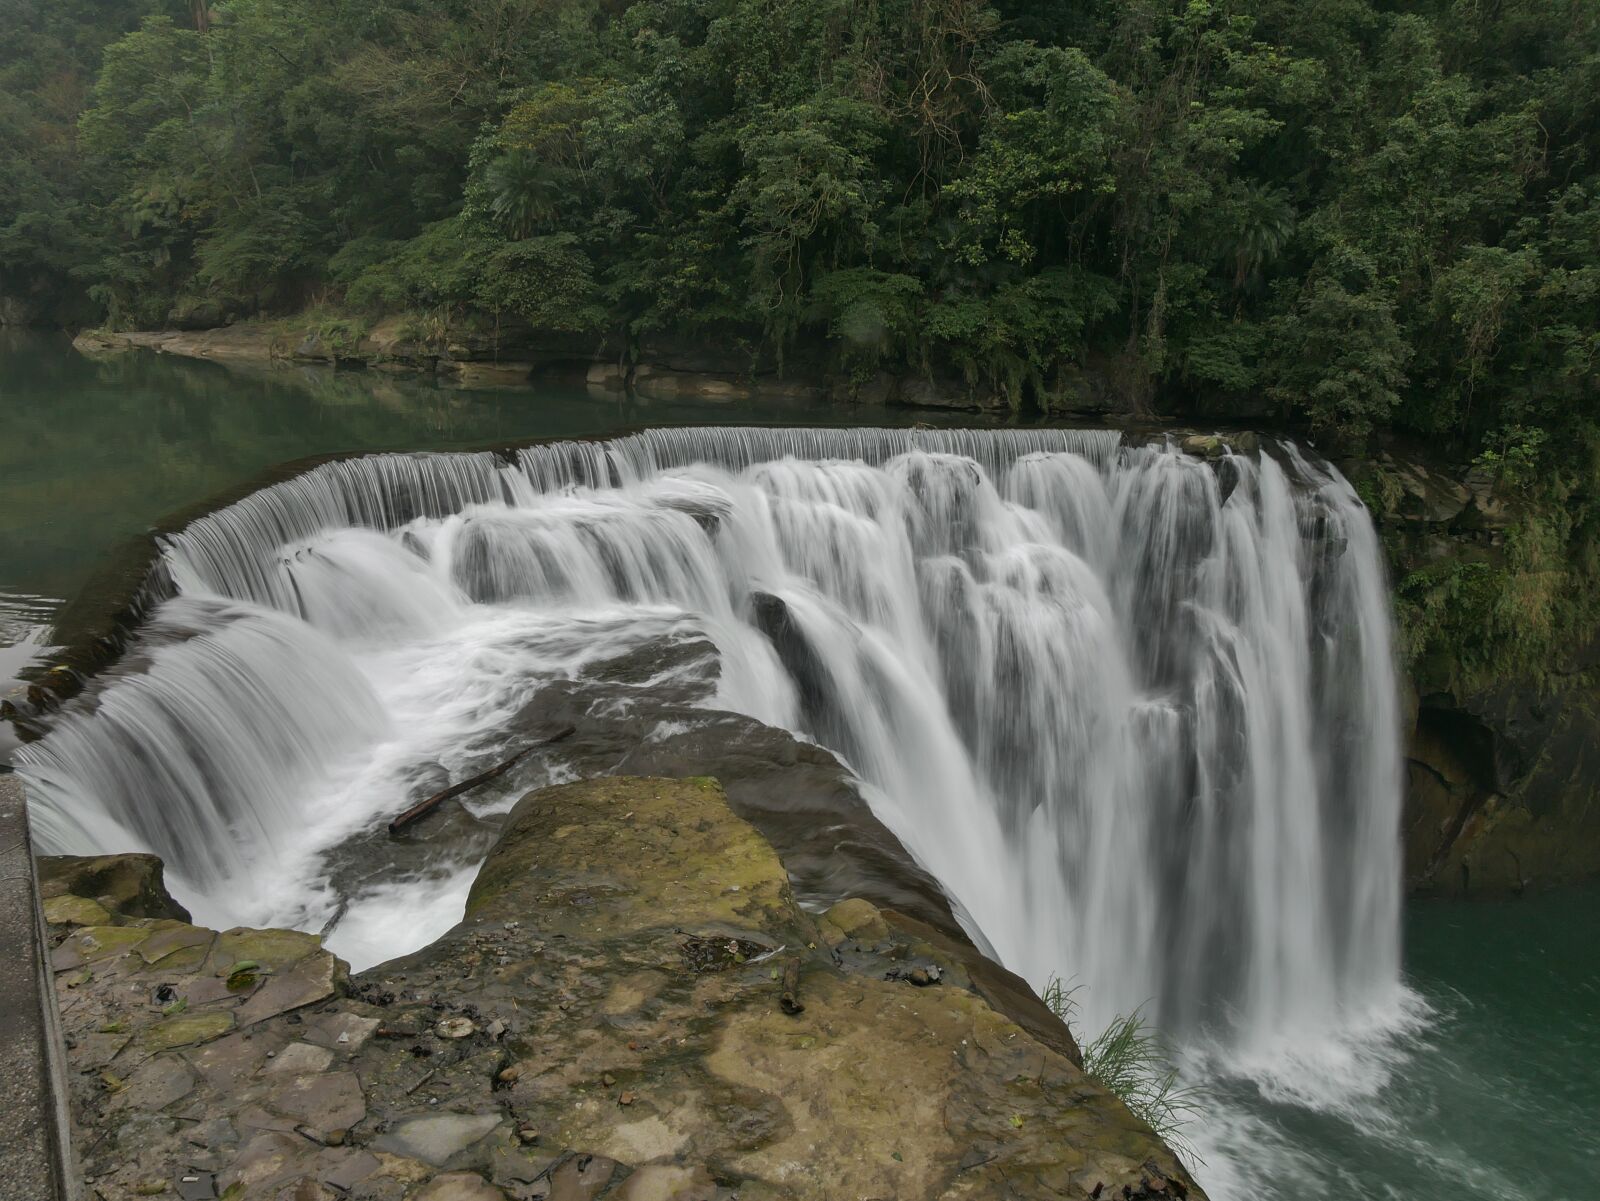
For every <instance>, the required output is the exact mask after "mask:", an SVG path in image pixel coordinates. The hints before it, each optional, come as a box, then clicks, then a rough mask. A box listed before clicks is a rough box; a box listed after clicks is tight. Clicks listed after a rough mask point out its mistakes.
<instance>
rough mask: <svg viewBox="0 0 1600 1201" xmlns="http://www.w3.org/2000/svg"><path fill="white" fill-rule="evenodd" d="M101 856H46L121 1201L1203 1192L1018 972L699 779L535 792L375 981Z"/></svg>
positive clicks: (79, 1074)
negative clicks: (446, 914)
mask: <svg viewBox="0 0 1600 1201" xmlns="http://www.w3.org/2000/svg"><path fill="white" fill-rule="evenodd" d="M108 870H109V865H107V864H105V863H103V862H102V863H100V864H99V866H98V867H97V868H96V870H95V871H94V872H87V871H84V870H82V868H81V865H73V864H61V865H51V864H50V863H49V862H48V861H47V862H46V865H45V871H46V875H47V877H49V878H51V879H52V880H53V881H54V883H53V884H52V885H50V890H51V891H52V893H53V895H52V896H51V898H50V900H49V901H48V902H47V916H48V917H49V919H50V921H51V923H52V931H53V932H54V934H55V936H56V937H57V938H58V939H59V940H60V941H59V945H58V946H57V947H56V949H55V967H56V971H57V985H58V990H59V993H60V997H61V1001H62V1009H63V1015H64V1019H65V1024H66V1027H67V1032H68V1036H69V1042H70V1057H71V1063H72V1067H73V1068H74V1069H75V1070H74V1072H73V1085H72V1090H73V1107H74V1114H75V1119H76V1123H77V1127H78V1138H79V1149H80V1155H81V1158H82V1160H83V1164H84V1167H85V1170H86V1173H87V1175H88V1176H89V1177H90V1178H91V1181H92V1185H93V1188H94V1189H95V1190H96V1193H97V1195H98V1196H99V1197H101V1198H103V1199H104V1201H114V1199H118V1198H123V1197H132V1196H153V1195H172V1194H174V1193H175V1194H176V1195H178V1196H180V1197H211V1196H220V1197H224V1198H228V1199H229V1201H243V1199H246V1198H255V1197H261V1198H282V1197H291V1198H294V1199H296V1201H299V1199H302V1198H308V1199H309V1198H317V1199H319V1201H323V1199H328V1198H333V1197H353V1198H362V1199H365V1201H401V1199H402V1198H404V1199H406V1201H493V1199H505V1198H514V1199H517V1201H533V1199H536V1198H544V1199H552V1201H553V1199H555V1198H562V1199H564V1201H570V1199H577V1198H582V1199H586V1201H587V1199H592V1198H615V1199H618V1201H622V1199H631V1201H643V1199H645V1198H658V1199H669V1198H678V1199H683V1201H688V1199H707V1201H709V1199H712V1198H716V1199H722V1201H731V1199H732V1198H735V1197H738V1198H742V1199H744V1201H752V1199H757V1198H818V1199H819V1201H820V1199H822V1198H828V1199H832V1198H838V1197H847V1196H848V1197H898V1198H903V1199H905V1201H912V1199H914V1198H934V1197H938V1198H958V1197H971V1198H988V1197H995V1196H1001V1195H1005V1196H1012V1197H1022V1198H1025V1197H1039V1198H1043V1197H1051V1198H1054V1197H1061V1196H1066V1197H1126V1198H1154V1197H1168V1198H1172V1197H1177V1198H1181V1197H1185V1196H1193V1197H1198V1196H1200V1193H1199V1190H1198V1189H1196V1188H1195V1187H1194V1186H1193V1185H1192V1183H1191V1182H1190V1181H1189V1179H1188V1177H1187V1175H1186V1174H1185V1173H1184V1171H1183V1169H1182V1167H1181V1166H1180V1165H1179V1164H1178V1163H1177V1161H1176V1160H1175V1159H1174V1157H1173V1156H1172V1154H1171V1153H1170V1151H1169V1150H1168V1149H1167V1148H1166V1147H1165V1146H1164V1145H1163V1144H1162V1143H1161V1141H1160V1140H1159V1139H1158V1138H1157V1137H1156V1136H1155V1135H1154V1134H1153V1133H1152V1132H1151V1131H1150V1130H1149V1128H1148V1127H1146V1126H1145V1125H1144V1124H1143V1123H1142V1122H1140V1121H1139V1120H1138V1119H1136V1118H1134V1117H1133V1116H1132V1115H1131V1114H1129V1113H1128V1111H1127V1110H1126V1109H1125V1108H1124V1107H1123V1106H1122V1104H1121V1103H1120V1102H1119V1101H1117V1100H1116V1099H1115V1098H1114V1097H1112V1096H1111V1095H1109V1094H1108V1093H1106V1092H1105V1091H1104V1090H1103V1089H1101V1088H1100V1087H1099V1086H1097V1085H1096V1084H1094V1083H1093V1082H1092V1081H1091V1080H1089V1079H1088V1078H1086V1077H1085V1076H1084V1074H1083V1072H1082V1070H1081V1069H1080V1068H1079V1067H1078V1066H1077V1063H1076V1062H1075V1061H1076V1057H1077V1053H1076V1048H1075V1047H1074V1046H1073V1045H1072V1041H1071V1037H1070V1035H1069V1034H1068V1032H1067V1031H1066V1029H1065V1027H1063V1026H1060V1025H1059V1023H1056V1024H1055V1025H1054V1026H1053V1027H1052V1025H1051V1019H1050V1018H1049V1016H1048V1014H1047V1013H1046V1014H1045V1015H1044V1016H1043V1017H1042V1018H1041V1017H1040V1014H1039V1012H1038V1007H1037V1003H1036V1002H1035V1003H1034V1004H1035V1008H1033V1009H1028V1011H1027V1012H1025V1013H1022V1014H1021V1015H1020V1016H1022V1017H1023V1018H1024V1020H1025V1021H1026V1022H1027V1028H1024V1026H1023V1025H1019V1024H1018V1022H1017V1021H1015V1020H1013V1019H1012V1017H1010V1016H1008V1015H1007V1014H1006V1013H1004V1012H1001V1011H1000V1009H997V1008H996V1005H997V1004H998V1005H1000V1006H1003V1007H1009V1005H1010V1002H1008V1000H1007V999H1006V996H1007V994H1006V993H1005V990H1004V989H1000V990H996V989H995V988H994V986H993V981H994V979H995V978H996V975H995V974H996V973H999V975H1000V976H1004V975H1005V973H1003V972H1000V971H999V969H996V968H994V966H993V965H992V964H988V965H985V966H986V971H985V972H984V973H979V972H976V971H975V970H974V969H975V968H976V967H977V962H976V959H975V956H976V953H975V952H973V951H972V950H971V948H963V947H960V946H957V945H955V944H954V943H952V942H951V941H950V940H949V939H947V938H945V937H944V936H941V935H939V934H937V933H935V932H933V931H931V930H929V929H927V928H926V927H923V926H921V925H920V924H919V923H917V922H915V921H913V920H909V919H901V918H899V917H897V916H896V915H894V914H893V913H890V912H886V911H880V910H878V909H876V908H875V907H873V906H872V905H870V904H868V903H866V902H864V901H860V900H852V901H847V902H842V903H841V904H840V905H838V906H836V907H835V908H834V909H832V910H830V911H829V913H828V914H826V915H824V916H823V917H822V918H821V919H815V918H813V917H812V916H810V915H808V914H807V913H805V912H804V911H803V910H801V909H800V908H799V906H798V905H796V903H795V901H794V898H793V895H792V893H791V892H790V888H789V883H788V879H787V876H786V873H785V871H784V868H783V865H782V864H781V863H780V862H779V860H778V857H777V855H776V854H775V853H774V851H773V850H772V847H771V846H770V844H768V843H767V842H766V841H765V840H764V839H763V838H762V837H761V836H760V835H759V834H758V833H757V832H756V831H755V829H754V828H753V827H752V826H750V825H749V824H747V823H746V822H744V821H742V820H741V819H739V818H737V817H735V816H734V814H733V812H732V811H731V810H730V809H729V807H728V804H727V801H726V798H725V797H724V795H723V793H722V790H721V788H720V787H719V786H718V785H717V784H716V783H715V782H713V781H710V780H707V779H703V778H690V779H681V780H666V779H656V778H645V777H632V778H629V777H611V778H604V779H597V780H591V781H587V782H584V783H579V784H569V785H563V786H559V787H556V788H551V789H545V790H543V791H540V792H536V793H533V794H530V795H529V796H528V797H526V798H524V800H523V801H522V802H521V803H520V804H519V805H518V807H517V808H516V809H515V810H514V811H513V812H512V814H511V816H510V818H509V819H508V820H507V823H506V825H505V827H504V829H503V831H502V832H501V834H500V837H499V839H498V841H497V842H496V844H495V846H494V847H493V849H492V850H491V852H490V854H489V856H488V859H487V860H486V861H485V863H484V866H483V868H482V871H481V872H480V874H479V877H478V880H477V882H476V884H475V885H474V887H473V890H472V893H471V897H470V899H469V902H468V906H467V913H466V917H465V919H464V920H463V921H462V922H461V924H460V925H458V926H457V927H456V928H455V929H454V930H452V931H451V932H450V933H448V934H447V935H445V936H444V937H443V938H442V939H440V940H439V941H438V942H436V943H434V944H432V945H431V946H429V947H427V948H425V949H424V950H422V951H419V952H417V953H416V954H414V955H412V956H409V957H407V958H405V959H402V960H398V961H395V962H392V963H389V964H385V965H381V966H379V967H377V968H374V969H372V970H371V971H369V972H366V973H363V974H362V975H360V976H357V977H355V978H354V979H353V980H347V979H346V975H345V972H344V969H343V965H342V964H341V963H340V962H339V961H338V960H336V959H335V958H334V957H333V956H332V955H330V954H328V953H327V952H326V951H324V950H322V949H321V947H320V945H319V943H318V941H317V940H316V939H315V938H313V937H311V936H309V935H302V934H295V933H292V932H287V931H250V930H233V931H227V932H224V933H220V934H219V933H216V932H214V931H210V930H205V929H201V928H198V927H195V926H193V925H190V924H189V923H188V922H186V921H183V920H181V918H180V917H178V916H129V915H130V914H133V913H139V914H145V913H154V912H156V911H154V910H152V909H150V908H149V907H148V904H147V902H148V897H147V896H146V894H147V893H148V891H149V890H148V889H142V888H136V889H131V890H130V889H127V888H121V889H118V890H113V891H112V892H110V893H103V892H99V891H97V889H102V887H103V883H104V881H105V880H106V879H108V878H109V876H108V874H107V873H108ZM74 890H76V891H74ZM80 894H92V895H80ZM124 894H128V895H138V896H140V897H144V898H145V899H144V901H142V902H141V904H140V905H139V906H138V907H133V906H127V905H124V904H122V903H121V901H120V900H119V898H120V897H121V896H123V895H124ZM168 912H172V911H168ZM979 975H987V976H988V978H989V983H988V984H981V983H977V982H975V978H976V977H977V976H979ZM1021 991H1022V992H1025V991H1026V990H1025V989H1023V990H1021ZM987 998H996V1000H995V1001H994V1003H991V1000H990V999H987ZM1013 1000H1016V999H1015V998H1013ZM1017 1003H1018V1004H1022V1005H1023V1008H1024V1009H1026V1008H1027V1006H1026V1005H1025V1003H1022V1002H1020V1001H1019V1002H1017Z"/></svg>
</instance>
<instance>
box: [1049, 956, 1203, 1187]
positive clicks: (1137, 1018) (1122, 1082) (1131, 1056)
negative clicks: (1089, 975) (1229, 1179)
mask: <svg viewBox="0 0 1600 1201" xmlns="http://www.w3.org/2000/svg"><path fill="white" fill-rule="evenodd" d="M1077 991H1078V990H1077V989H1076V988H1068V987H1066V986H1065V985H1064V984H1063V983H1062V981H1061V977H1059V976H1051V977H1050V979H1049V980H1048V981H1046V983H1045V986H1044V991H1043V992H1041V993H1040V994H1039V996H1040V999H1041V1000H1043V1001H1044V1003H1045V1005H1046V1006H1048V1007H1049V1009H1050V1012H1051V1013H1053V1014H1055V1015H1056V1016H1057V1017H1058V1018H1060V1019H1061V1020H1062V1021H1063V1022H1065V1023H1066V1025H1067V1028H1068V1029H1069V1030H1070V1029H1072V1025H1073V1020H1074V1019H1075V1018H1076V1017H1077V1013H1078V1006H1077V1003H1076V1001H1075V1000H1074V994H1075V993H1076V992H1077ZM1073 1037H1074V1038H1075V1039H1078V1044H1079V1047H1080V1048H1081V1050H1082V1051H1083V1070H1084V1074H1085V1075H1087V1076H1088V1077H1089V1078H1090V1079H1091V1080H1093V1081H1094V1082H1095V1083H1096V1084H1099V1085H1100V1086H1101V1087H1102V1088H1104V1089H1105V1090H1106V1091H1108V1092H1110V1093H1113V1094H1114V1095H1115V1096H1116V1097H1117V1099H1118V1100H1119V1101H1121V1102H1122V1103H1123V1104H1124V1105H1126V1106H1127V1107H1128V1109H1129V1111H1130V1112H1131V1113H1132V1114H1133V1115H1134V1116H1135V1117H1137V1118H1139V1119H1141V1120H1142V1121H1144V1122H1145V1123H1146V1124H1147V1125H1148V1126H1149V1127H1150V1128H1151V1129H1152V1130H1154V1131H1155V1132H1156V1134H1158V1135H1160V1136H1161V1139H1162V1141H1164V1142H1165V1143H1166V1144H1167V1145H1168V1146H1170V1147H1171V1148H1172V1149H1173V1150H1174V1151H1175V1152H1177V1153H1178V1155H1179V1156H1181V1157H1182V1158H1183V1159H1184V1160H1186V1161H1189V1162H1191V1163H1192V1162H1195V1161H1198V1160H1199V1158H1200V1157H1199V1155H1198V1154H1196V1152H1195V1149H1194V1146H1193V1144H1191V1143H1190V1142H1189V1141H1188V1139H1186V1138H1185V1137H1184V1136H1183V1127H1184V1126H1186V1125H1187V1124H1188V1123H1189V1121H1190V1120H1191V1119H1193V1118H1194V1116H1195V1115H1196V1114H1198V1113H1199V1112H1200V1108H1201V1100H1202V1098H1201V1096H1200V1093H1199V1091H1198V1090H1197V1089H1195V1088H1194V1087H1193V1086H1191V1085H1186V1084H1183V1083H1182V1082H1181V1081H1180V1080H1179V1078H1178V1069H1177V1068H1176V1067H1175V1066H1174V1065H1173V1063H1172V1060H1171V1059H1170V1058H1169V1057H1168V1055H1167V1051H1166V1047H1165V1046H1164V1045H1163V1044H1162V1042H1161V1037H1160V1035H1159V1034H1158V1033H1157V1032H1156V1030H1155V1028H1154V1027H1153V1026H1151V1025H1150V1024H1149V1023H1147V1022H1146V1021H1145V1020H1144V1016H1143V1011H1142V1010H1139V1009H1135V1010H1134V1011H1133V1012H1132V1013H1129V1014H1122V1015H1119V1016H1117V1017H1116V1018H1114V1019H1112V1021H1111V1024H1110V1025H1108V1026H1107V1027H1106V1028H1105V1029H1104V1030H1102V1031H1101V1032H1100V1034H1099V1035H1097V1036H1096V1037H1095V1038H1094V1039H1093V1040H1091V1041H1090V1042H1088V1043H1085V1042H1083V1040H1082V1039H1081V1038H1078V1034H1077V1031H1076V1030H1073Z"/></svg>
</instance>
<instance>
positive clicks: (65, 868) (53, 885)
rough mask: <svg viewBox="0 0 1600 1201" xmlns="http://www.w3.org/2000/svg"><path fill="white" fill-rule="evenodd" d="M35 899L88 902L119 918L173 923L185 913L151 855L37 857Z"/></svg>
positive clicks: (181, 919) (183, 917)
mask: <svg viewBox="0 0 1600 1201" xmlns="http://www.w3.org/2000/svg"><path fill="white" fill-rule="evenodd" d="M38 872H39V895H40V896H41V897H43V898H44V900H45V902H46V904H47V905H48V903H49V902H50V901H51V899H52V898H56V897H77V898H79V899H84V900H92V901H95V902H96V903H97V904H99V905H100V906H101V908H103V909H104V910H105V911H106V912H107V913H108V914H113V915H116V916H119V917H149V918H160V917H164V918H173V919H176V920H177V921H181V922H187V921H188V920H189V911H188V910H187V909H185V908H184V907H183V906H182V905H180V904H178V902H177V901H175V900H173V899H172V894H171V893H169V892H168V891H167V885H166V880H165V870H164V868H163V865H162V863H161V860H160V859H158V858H156V857H155V856H154V855H42V856H40V857H39V860H38Z"/></svg>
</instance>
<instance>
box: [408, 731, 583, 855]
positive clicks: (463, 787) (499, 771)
mask: <svg viewBox="0 0 1600 1201" xmlns="http://www.w3.org/2000/svg"><path fill="white" fill-rule="evenodd" d="M577 732H578V728H577V727H576V726H567V727H566V728H565V729H562V730H560V731H558V732H556V733H555V734H552V735H551V736H550V737H549V738H546V739H545V740H544V741H543V742H535V743H530V744H529V745H528V746H525V747H523V748H522V749H521V750H520V751H518V752H517V753H516V754H515V755H512V756H511V758H509V759H507V760H506V761H505V762H503V763H501V764H499V765H498V766H496V767H491V768H490V769H489V770H488V771H484V772H479V773H478V774H477V775H475V776H470V777H468V778H467V779H465V780H463V781H461V783H459V784H452V785H450V787H449V788H446V789H443V790H442V791H440V792H436V793H434V794H433V795H432V796H431V797H429V798H428V799H427V800H425V801H418V802H417V803H416V804H415V805H413V806H411V808H409V809H407V810H406V811H405V812H404V813H402V814H401V815H400V816H399V817H397V818H395V819H394V820H393V821H392V822H390V823H389V833H391V834H398V833H400V831H401V830H404V829H405V828H406V827H407V826H409V825H411V823H412V822H414V821H416V820H418V819H419V818H423V817H426V816H428V814H430V813H432V812H433V811H434V810H435V809H437V808H438V807H439V806H440V805H442V804H444V803H445V802H446V801H448V800H449V799H450V798H451V797H458V796H460V795H461V794H462V793H463V792H470V791H471V790H472V789H474V788H476V787H477V786H478V785H479V784H487V783H488V782H489V781H490V780H493V779H495V778H496V777H498V776H503V775H505V774H506V772H508V771H510V770H511V769H512V768H513V767H515V766H516V765H517V764H518V763H519V762H521V761H522V759H523V758H524V757H525V756H526V755H528V754H529V753H530V752H532V751H536V750H538V749H539V748H540V747H542V746H550V745H551V744H552V743H556V742H560V741H561V740H562V739H563V738H570V737H572V735H574V734H576V733H577Z"/></svg>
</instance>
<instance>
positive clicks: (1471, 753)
mask: <svg viewBox="0 0 1600 1201" xmlns="http://www.w3.org/2000/svg"><path fill="white" fill-rule="evenodd" d="M1346 473H1347V474H1348V475H1349V476H1350V477H1351V479H1352V480H1353V481H1355V482H1356V484H1357V486H1358V488H1360V490H1361V491H1362V494H1363V496H1364V497H1365V498H1366V500H1367V503H1368V505H1369V507H1370V508H1371V509H1372V512H1373V517H1374V520H1375V521H1376V522H1377V524H1378V529H1379V533H1380V534H1381V535H1382V537H1383V540H1384V544H1385V547H1386V548H1387V551H1388V555H1389V563H1390V570H1391V573H1392V574H1393V576H1394V579H1395V582H1396V585H1397V586H1399V587H1404V582H1405V581H1406V580H1407V578H1408V577H1409V576H1411V574H1412V573H1414V572H1419V571H1424V570H1427V571H1435V572H1438V571H1441V570H1449V569H1451V568H1453V567H1456V566H1459V565H1473V564H1488V565H1494V564H1498V563H1499V562H1501V560H1502V555H1503V549H1502V547H1503V542H1504V537H1505V533H1506V531H1507V529H1508V528H1509V526H1510V524H1511V523H1512V521H1513V519H1514V517H1515V514H1514V509H1513V502H1512V500H1511V499H1510V498H1508V496H1506V495H1505V494H1504V493H1503V491H1502V490H1501V489H1499V488H1498V487H1497V486H1496V482H1495V479H1494V477H1493V476H1492V475H1491V474H1490V473H1488V472H1486V471H1483V470H1481V469H1471V470H1467V471H1455V470H1452V469H1451V468H1450V467H1449V466H1448V465H1447V464H1444V463H1441V462H1438V461H1434V460H1431V459H1429V458H1428V457H1427V456H1426V455H1425V454H1422V453H1420V452H1416V451H1412V452H1408V453H1401V452H1399V451H1386V452H1384V453H1382V454H1380V455H1379V456H1378V457H1377V458H1376V459H1375V460H1373V461H1370V462H1360V463H1351V464H1347V465H1346ZM1406 687H1407V689H1408V692H1409V698H1408V699H1409V705H1408V711H1409V714H1410V721H1409V728H1408V731H1407V733H1408V739H1407V748H1406V785H1407V787H1406V793H1407V797H1406V814H1405V819H1404V837H1405V864H1406V881H1407V885H1408V887H1409V888H1410V889H1411V890H1412V891H1414V892H1419V893H1427V894H1444V895H1468V894H1485V895H1504V894H1507V893H1517V892H1521V891H1523V890H1525V889H1527V888H1540V887H1549V886H1552V885H1558V884H1562V883H1566V882H1569V881H1573V880H1577V879H1581V878H1583V877H1586V876H1592V875H1595V874H1597V873H1600V657H1597V656H1596V655H1595V653H1594V650H1593V649H1592V648H1577V649H1575V652H1574V654H1573V655H1572V656H1571V657H1570V661H1569V662H1568V663H1567V664H1566V665H1565V666H1564V667H1563V668H1562V669H1561V670H1558V671H1555V672H1552V673H1548V674H1545V675H1544V676H1542V677H1539V678H1535V677H1534V676H1533V675H1531V674H1517V673H1512V674H1508V675H1506V676H1503V677H1501V678H1498V679H1494V680H1492V681H1489V682H1482V681H1476V682H1475V681H1473V680H1471V679H1468V678H1467V676H1466V673H1464V672H1463V671H1462V670H1461V664H1460V661H1459V656H1456V655H1454V654H1452V653H1450V651H1449V648H1444V649H1443V650H1437V649H1436V650H1435V651H1434V652H1432V653H1429V654H1425V655H1422V656H1420V657H1419V658H1418V661H1417V662H1414V663H1412V664H1411V665H1410V672H1409V678H1408V680H1407V681H1406Z"/></svg>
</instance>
